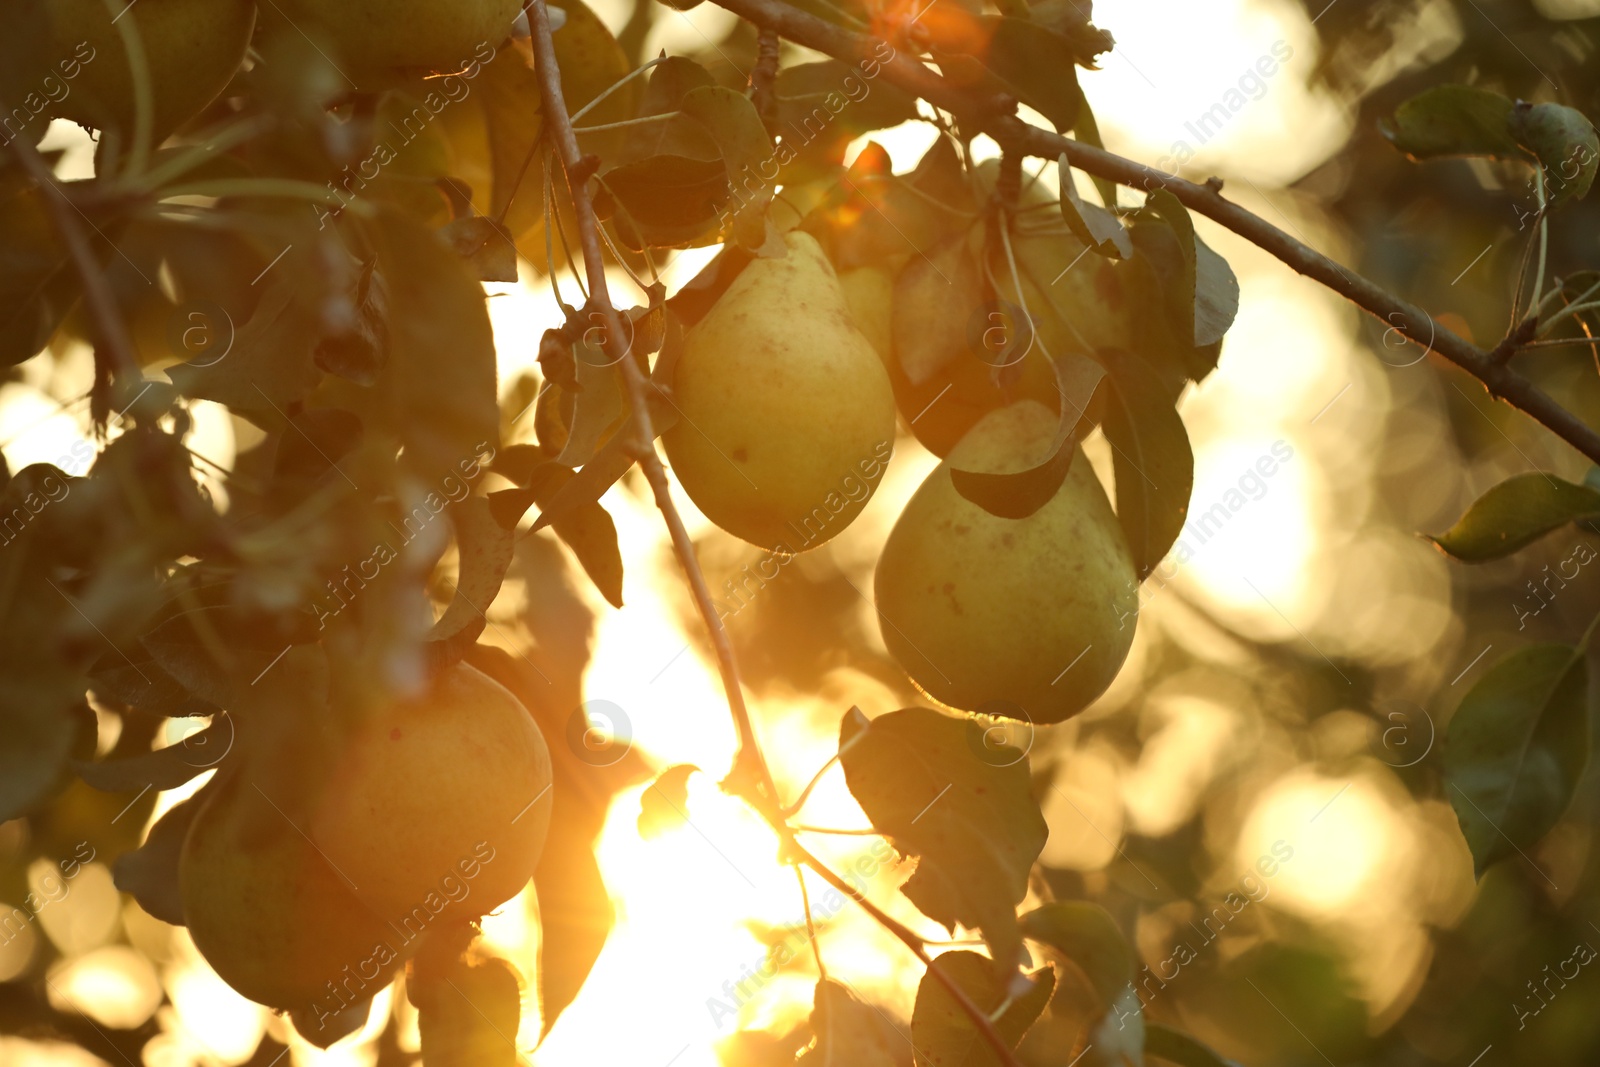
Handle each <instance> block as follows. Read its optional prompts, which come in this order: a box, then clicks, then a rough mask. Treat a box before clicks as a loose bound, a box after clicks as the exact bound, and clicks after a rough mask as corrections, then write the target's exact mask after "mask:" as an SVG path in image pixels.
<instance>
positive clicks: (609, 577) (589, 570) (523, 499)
mask: <svg viewBox="0 0 1600 1067" xmlns="http://www.w3.org/2000/svg"><path fill="white" fill-rule="evenodd" d="M577 477H578V475H577V474H576V473H574V472H573V471H571V470H568V469H567V468H566V467H563V466H562V465H561V464H559V463H552V462H545V463H541V464H539V465H538V466H536V467H535V468H534V469H533V470H532V471H530V472H529V473H528V476H527V480H526V481H525V482H524V483H523V488H520V489H506V490H502V491H501V492H498V493H492V494H490V496H489V504H490V507H491V508H493V509H494V510H495V512H496V520H497V521H498V522H499V523H500V524H501V525H502V526H505V527H506V528H507V529H512V528H514V527H515V526H516V524H517V523H518V522H519V521H520V520H521V518H522V516H523V514H524V513H525V512H526V511H527V510H528V508H530V507H532V506H533V505H534V504H539V505H541V506H543V505H544V504H546V503H549V502H551V501H553V500H554V499H555V498H556V495H557V494H558V493H560V492H561V490H562V489H563V488H565V487H566V486H567V485H568V484H569V483H570V482H572V481H573V480H574V479H576V478H577ZM551 527H552V528H553V529H554V530H555V532H556V536H557V537H559V538H561V540H562V541H563V542H564V543H565V544H566V546H567V547H568V548H570V549H571V550H572V554H573V555H574V556H576V557H577V560H578V563H579V565H580V566H582V567H583V570H584V573H585V574H587V575H588V576H589V579H590V580H591V581H593V582H594V584H595V588H597V589H599V590H600V594H601V595H602V596H604V597H605V598H606V602H607V603H609V604H611V605H612V606H613V607H618V608H620V607H622V554H621V552H620V551H619V550H618V548H617V527H616V524H615V523H614V522H612V520H611V515H610V514H609V513H608V512H607V511H606V509H605V508H603V507H601V506H600V504H599V503H598V502H596V501H593V500H589V501H584V502H583V503H581V504H577V505H575V506H573V507H570V508H567V509H565V510H564V512H563V513H562V515H561V517H560V518H557V519H555V520H554V521H553V522H552V523H551Z"/></svg>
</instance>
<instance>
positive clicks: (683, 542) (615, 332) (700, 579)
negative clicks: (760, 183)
mask: <svg viewBox="0 0 1600 1067" xmlns="http://www.w3.org/2000/svg"><path fill="white" fill-rule="evenodd" d="M523 10H524V11H526V12H527V14H528V22H529V25H530V26H531V27H532V28H533V50H534V57H535V60H536V64H535V65H536V68H537V71H538V75H539V91H540V96H541V97H542V99H543V103H544V117H545V123H546V127H545V128H546V130H547V132H548V133H549V134H550V135H552V137H553V139H554V142H555V146H556V151H557V153H558V154H559V155H560V157H561V163H562V167H563V169H564V170H565V172H566V175H567V187H568V188H569V189H570V190H571V193H572V206H573V211H574V214H575V215H576V216H577V220H578V236H579V239H580V241H581V247H582V249H583V265H584V270H585V272H586V273H587V274H588V276H589V288H590V291H591V294H590V297H589V301H590V305H591V307H592V309H593V310H596V311H598V312H599V313H600V315H601V316H602V317H603V319H604V322H605V326H606V336H605V339H604V348H605V349H606V352H607V354H608V355H609V356H610V357H611V358H612V360H613V361H614V362H615V363H616V364H617V365H619V366H620V367H621V368H622V376H623V381H624V382H625V383H626V384H627V387H628V398H629V402H630V404H631V405H632V408H633V430H634V432H635V433H636V434H637V435H638V437H637V439H636V441H635V451H636V454H637V456H638V460H639V465H640V467H641V468H643V470H644V473H645V478H646V480H648V481H649V483H650V488H651V491H652V492H653V494H654V495H655V501H656V507H657V508H659V509H660V511H661V517H662V519H663V520H664V521H665V522H666V524H667V530H668V532H669V534H670V535H671V538H672V547H673V551H674V553H675V554H676V556H677V557H678V563H679V564H680V565H681V566H682V567H683V571H684V576H685V578H686V579H687V581H688V583H689V589H690V591H691V593H692V594H693V596H694V601H695V606H696V607H697V608H698V609H699V611H700V616H701V621H702V622H703V623H704V624H705V627H706V630H707V632H708V633H709V634H710V635H711V644H712V647H713V649H714V650H715V652H716V657H717V667H718V669H719V671H720V672H721V675H722V687H723V690H724V692H725V694H726V696H727V699H728V709H729V711H730V712H731V713H732V715H733V720H734V724H735V726H736V727H737V729H738V731H739V751H738V754H737V755H736V756H735V757H734V767H733V771H732V772H731V773H730V774H729V776H728V779H727V781H725V782H724V783H723V786H724V788H726V789H728V790H729V791H730V792H732V793H733V794H734V795H736V796H739V797H741V798H742V799H744V800H745V801H746V802H747V803H749V804H750V805H751V806H752V807H753V808H755V809H756V810H757V811H758V812H759V813H760V814H761V815H762V817H763V818H765V819H766V820H767V821H768V822H769V823H770V824H771V825H772V827H773V829H774V830H776V831H777V832H778V833H779V834H780V835H781V836H782V837H783V838H784V841H785V844H786V845H787V846H788V848H789V849H790V850H792V854H793V855H794V856H796V857H797V858H799V859H800V860H801V861H802V862H803V863H805V864H806V866H808V867H810V868H811V869H812V870H814V871H816V872H817V873H818V874H819V875H821V876H822V878H823V879H824V880H825V881H827V882H828V883H829V884H830V885H832V886H833V887H834V888H836V889H838V890H839V891H840V892H842V893H844V894H846V895H847V896H849V897H850V898H851V899H853V900H855V901H856V903H857V904H859V905H861V907H863V908H864V909H866V911H867V913H868V914H869V915H871V916H872V917H873V918H874V919H876V920H877V921H878V922H879V923H880V924H882V925H883V927H884V928H885V929H887V930H888V931H889V932H890V933H892V934H893V935H894V936H895V937H897V938H899V939H900V940H901V941H902V942H904V943H905V945H906V946H907V947H908V948H910V949H911V951H912V952H914V953H915V954H916V956H917V958H918V959H919V960H921V961H922V963H923V964H924V965H926V966H927V967H928V969H929V970H930V971H931V972H932V973H933V975H934V976H935V978H936V979H937V980H938V981H939V982H940V983H941V984H942V985H943V986H944V987H945V989H946V990H947V991H948V992H949V993H950V996H951V998H952V999H954V1000H955V1001H956V1003H957V1004H958V1005H959V1006H960V1007H961V1010H962V1011H963V1012H964V1013H965V1014H966V1015H967V1017H968V1018H969V1019H970V1020H971V1021H972V1024H973V1026H974V1027H976V1028H977V1029H978V1032H979V1033H980V1034H982V1035H983V1038H984V1040H985V1042H987V1043H988V1044H989V1045H990V1047H991V1048H993V1049H994V1052H995V1054H996V1055H997V1056H998V1057H999V1059H1000V1062H1001V1063H1002V1064H1004V1065H1005V1067H1021V1064H1020V1062H1019V1061H1018V1060H1017V1057H1016V1055H1015V1053H1013V1052H1012V1050H1011V1047H1010V1045H1008V1044H1007V1043H1006V1041H1005V1039H1004V1038H1003V1037H1001V1036H1000V1033H999V1032H998V1031H997V1030H996V1029H995V1028H994V1024H993V1023H992V1022H990V1021H989V1018H988V1016H987V1015H985V1014H984V1012H983V1010H982V1009H981V1008H979V1007H978V1006H977V1005H976V1004H974V1003H973V1002H972V999H971V998H970V997H968V996H967V994H966V991H965V990H963V989H962V988H961V987H960V986H959V985H957V984H956V982H955V981H954V980H953V979H952V978H950V976H949V975H946V974H945V973H944V972H943V971H942V970H940V969H939V968H938V967H935V966H933V960H932V958H931V957H929V955H928V953H927V950H926V949H925V948H923V945H922V940H921V939H920V938H919V937H917V935H916V934H915V933H913V932H912V931H911V930H909V929H908V928H907V927H906V926H905V925H904V924H902V923H900V922H898V921H897V920H895V919H894V918H893V917H892V916H890V915H888V914H887V913H885V912H884V911H883V910H882V909H881V908H879V907H878V906H877V905H875V904H873V903H872V902H871V901H869V900H867V898H866V897H865V896H863V895H862V894H861V893H860V892H859V891H858V890H856V888H855V887H854V886H852V885H850V883H849V882H847V881H845V880H844V879H843V878H841V877H840V876H839V875H837V874H835V873H834V872H833V871H832V870H830V869H829V868H828V866H827V864H825V863H823V862H822V861H821V860H819V859H817V858H816V857H815V856H813V855H811V853H809V852H807V851H806V850H805V849H804V848H803V847H801V845H800V844H799V843H798V842H797V841H795V839H794V834H793V831H791V830H789V829H788V827H787V826H785V825H784V820H783V818H782V816H781V815H780V814H779V811H778V809H779V800H778V790H777V786H776V785H775V784H774V782H773V780H772V773H771V771H770V770H769V769H768V768H767V763H766V758H765V757H764V756H763V755H762V754H761V748H760V745H759V744H758V743H757V741H756V737H755V729H754V727H753V726H752V725H751V722H750V711H749V709H748V708H747V707H746V706H745V702H744V689H743V688H742V685H741V683H740V681H739V666H738V661H737V660H736V659H735V658H734V653H733V642H732V641H731V640H730V639H729V637H728V632H727V630H726V629H725V628H724V627H723V625H722V620H721V619H720V618H719V617H718V615H717V610H716V606H715V605H714V604H713V602H712V600H711V591H710V589H709V588H708V587H707V585H706V579H705V574H704V573H703V572H702V571H701V569H700V563H699V560H698V559H697V558H696V557H695V552H694V543H693V542H692V541H691V540H690V539H689V532H688V530H687V529H686V528H685V527H684V525H683V517H682V516H681V515H679V513H678V509H677V506H676V505H675V504H674V503H673V502H672V490H671V487H670V485H669V483H668V481H667V472H666V468H665V467H664V466H663V465H662V463H661V457H660V456H658V455H657V454H656V449H655V431H654V427H653V426H652V420H651V417H650V404H649V400H650V389H651V383H650V382H649V381H648V380H647V379H646V378H645V375H644V372H643V371H642V370H640V368H639V365H638V364H637V363H636V362H634V359H633V356H632V354H631V353H630V352H629V351H628V349H627V346H626V345H625V343H624V340H623V338H624V334H623V332H622V323H621V321H620V319H619V317H618V315H617V310H616V308H615V307H613V306H612V304H611V296H610V292H609V290H608V289H607V288H606V273H605V261H604V260H603V259H602V258H601V252H600V221H599V219H598V218H597V217H596V216H595V213H594V205H593V203H591V201H590V199H589V190H588V183H587V179H588V177H589V176H590V175H591V174H592V173H593V170H594V165H595V161H594V160H593V159H591V158H587V157H585V156H584V155H583V154H582V152H581V151H580V150H579V148H578V141H577V137H576V136H575V135H574V134H573V132H572V122H571V119H570V118H569V117H568V115H567V105H566V101H565V99H564V98H563V96H562V93H561V71H560V68H559V66H558V65H557V62H556V54H555V47H554V45H553V44H552V43H551V40H550V15H549V12H548V11H547V10H546V8H545V0H524V5H523Z"/></svg>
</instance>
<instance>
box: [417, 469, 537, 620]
mask: <svg viewBox="0 0 1600 1067" xmlns="http://www.w3.org/2000/svg"><path fill="white" fill-rule="evenodd" d="M450 522H451V524H452V525H453V526H454V527H455V531H456V551H457V554H458V555H459V556H460V557H461V567H460V573H459V574H458V575H457V580H456V590H455V594H454V595H453V596H452V597H451V598H450V605H449V607H447V608H445V611H444V614H443V615H441V616H439V619H438V621H437V622H435V623H434V624H433V629H431V630H429V631H428V640H430V641H441V642H445V643H446V644H447V645H449V646H450V647H452V648H465V647H468V646H470V645H471V644H472V643H473V642H474V641H476V640H477V639H478V635H479V634H481V633H483V629H484V627H485V626H487V625H488V624H489V617H488V614H487V612H488V610H489V605H490V604H492V603H493V602H494V598H495V597H496V596H498V595H499V593H500V586H501V584H502V583H503V582H504V581H505V577H506V571H507V570H509V569H510V567H511V557H512V555H513V553H514V551H515V548H516V545H515V539H516V536H515V534H514V533H513V532H512V531H511V530H509V529H507V528H506V527H505V526H503V525H501V524H500V523H499V522H498V521H496V519H495V515H494V510H493V508H492V507H491V506H490V502H489V501H488V500H486V499H484V498H483V497H479V496H469V497H466V498H465V499H463V500H462V501H461V502H460V503H458V504H455V505H452V506H451V508H450Z"/></svg>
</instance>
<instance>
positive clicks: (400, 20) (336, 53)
mask: <svg viewBox="0 0 1600 1067" xmlns="http://www.w3.org/2000/svg"><path fill="white" fill-rule="evenodd" d="M277 6H278V8H279V9H281V11H282V13H283V16H284V17H285V18H286V19H287V20H288V21H289V22H290V23H292V24H293V25H294V27H295V28H296V29H298V30H301V31H303V32H307V33H309V34H311V35H312V37H313V38H314V39H318V40H320V41H324V42H326V43H327V44H328V45H331V51H332V53H333V54H332V56H331V57H330V58H332V60H333V62H334V63H335V64H336V65H337V66H338V67H339V68H340V69H341V70H342V71H343V72H345V74H346V75H347V76H348V77H351V78H354V79H356V80H357V81H358V82H365V81H368V80H369V79H374V78H379V79H381V78H382V77H383V76H384V75H397V74H402V73H406V72H423V71H435V70H440V71H456V70H461V69H463V68H465V67H466V66H467V65H468V64H469V63H471V62H472V61H474V60H476V61H477V62H480V63H482V62H488V61H489V60H490V58H491V57H492V56H493V55H494V54H495V52H494V50H497V49H498V48H499V47H500V45H501V43H502V42H503V41H505V39H506V38H507V37H509V36H511V26H512V23H513V22H514V21H515V20H516V17H517V15H518V14H519V13H520V12H521V11H522V0H277Z"/></svg>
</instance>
